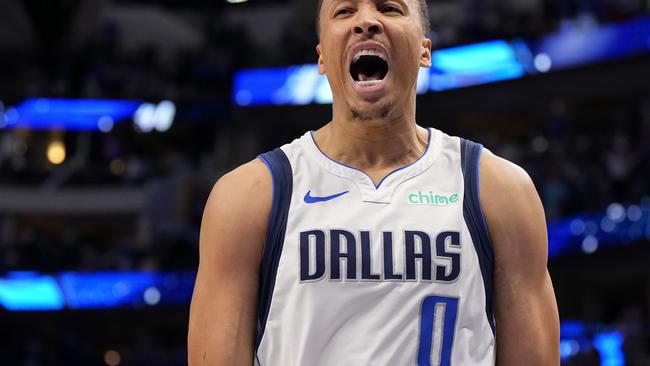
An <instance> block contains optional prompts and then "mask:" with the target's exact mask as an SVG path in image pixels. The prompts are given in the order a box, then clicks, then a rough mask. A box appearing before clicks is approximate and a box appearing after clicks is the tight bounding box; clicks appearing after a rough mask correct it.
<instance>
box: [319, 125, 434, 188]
mask: <svg viewBox="0 0 650 366" xmlns="http://www.w3.org/2000/svg"><path fill="white" fill-rule="evenodd" d="M427 131H429V137H428V138H427V148H426V149H425V150H424V154H422V155H421V156H420V157H419V158H418V159H417V160H416V161H414V162H412V163H410V164H408V165H405V166H403V167H401V168H397V169H395V170H393V171H392V172H390V173H388V174H387V175H386V176H385V177H384V178H382V180H381V181H380V182H379V184H375V182H374V181H373V180H372V178H370V176H369V175H368V174H366V172H364V171H363V170H361V169H357V168H355V167H353V166H349V165H346V164H343V163H339V162H338V161H336V160H334V159H332V158H330V157H329V156H327V154H325V153H324V152H323V150H321V149H320V147H319V146H318V144H316V139H314V131H310V133H309V135H310V136H311V141H312V142H313V143H314V146H316V148H317V149H318V151H320V153H321V154H323V156H324V157H326V158H327V159H329V160H330V161H332V162H333V163H335V164H338V165H341V166H344V167H346V168H349V169H352V170H356V171H358V172H361V173H363V175H365V176H366V177H368V179H370V181H371V182H372V184H373V185H374V186H375V189H379V187H380V186H381V184H382V183H384V181H385V180H386V178H388V177H389V176H391V174H393V173H397V172H399V171H400V170H403V169H406V168H408V167H410V166H411V165H413V164H415V163H417V162H418V161H420V160H421V159H422V158H423V157H424V156H425V155H427V153H428V152H429V149H430V148H431V135H433V132H432V131H431V129H430V128H428V129H427Z"/></svg>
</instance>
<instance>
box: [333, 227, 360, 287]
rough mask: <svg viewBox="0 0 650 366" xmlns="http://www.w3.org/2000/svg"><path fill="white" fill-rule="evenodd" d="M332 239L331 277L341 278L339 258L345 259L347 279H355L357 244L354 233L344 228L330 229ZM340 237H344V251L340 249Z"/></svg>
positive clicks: (334, 278)
mask: <svg viewBox="0 0 650 366" xmlns="http://www.w3.org/2000/svg"><path fill="white" fill-rule="evenodd" d="M330 236H331V240H332V253H331V257H332V260H331V262H330V264H331V265H332V273H331V278H332V279H333V280H340V279H341V260H342V259H345V262H346V268H347V276H346V279H348V280H356V279H357V244H356V240H355V239H354V235H352V233H351V232H349V231H345V230H332V231H330ZM341 237H343V238H345V250H346V251H345V252H342V251H341Z"/></svg>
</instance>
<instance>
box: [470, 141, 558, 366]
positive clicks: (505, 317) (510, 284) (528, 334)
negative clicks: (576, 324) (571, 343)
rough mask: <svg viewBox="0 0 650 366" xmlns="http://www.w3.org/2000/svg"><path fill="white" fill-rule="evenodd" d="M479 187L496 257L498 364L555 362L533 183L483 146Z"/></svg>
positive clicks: (552, 313) (553, 317)
mask: <svg viewBox="0 0 650 366" xmlns="http://www.w3.org/2000/svg"><path fill="white" fill-rule="evenodd" d="M480 190H481V205H482V207H483V211H484V213H485V217H486V221H487V224H488V231H489V235H490V238H491V241H492V245H493V248H494V258H495V269H494V292H495V304H494V305H495V314H496V332H497V335H496V338H497V365H499V366H510V365H513V366H515V365H530V366H536V365H544V366H547V365H559V364H560V354H559V343H560V339H559V338H560V334H559V333H560V332H559V328H560V326H559V316H558V310H557V304H556V302H555V294H554V292H553V285H552V283H551V278H550V276H549V274H548V270H547V268H546V266H547V256H548V244H547V243H548V239H547V233H546V219H545V217H544V210H543V207H542V203H541V201H540V199H539V195H538V194H537V191H536V190H535V186H534V185H533V182H532V181H531V179H530V177H529V176H528V174H526V172H525V171H524V170H523V169H521V168H519V167H518V166H516V165H514V164H512V163H510V162H508V161H506V160H504V159H501V158H499V157H497V156H495V155H494V154H492V153H490V152H489V151H484V152H483V157H482V158H481V162H480Z"/></svg>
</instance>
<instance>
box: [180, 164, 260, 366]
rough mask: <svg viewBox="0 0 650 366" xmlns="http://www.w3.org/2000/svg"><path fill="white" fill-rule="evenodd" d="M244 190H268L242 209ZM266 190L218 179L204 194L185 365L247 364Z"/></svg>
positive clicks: (254, 315) (253, 322)
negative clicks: (262, 198) (262, 196)
mask: <svg viewBox="0 0 650 366" xmlns="http://www.w3.org/2000/svg"><path fill="white" fill-rule="evenodd" d="M263 169H266V168H265V167H264V168H263ZM251 184H253V185H256V187H250V185H251ZM267 185H268V186H267ZM248 189H254V190H256V191H257V192H260V191H262V192H266V191H268V194H269V199H268V200H259V201H258V202H261V203H258V204H253V205H250V204H246V205H244V204H243V202H242V200H241V197H246V194H245V192H242V190H244V191H246V190H248ZM270 190H271V187H270V183H269V182H267V181H266V179H262V180H260V181H258V182H257V183H251V182H250V181H243V182H242V181H241V180H239V179H237V178H235V179H233V178H230V177H224V178H222V180H221V181H220V182H218V183H217V184H216V185H215V188H214V189H213V191H212V193H211V194H210V198H209V199H208V203H207V204H206V209H205V211H204V215H203V220H202V223H201V235H200V249H199V258H200V259H199V269H198V273H197V278H196V284H195V287H194V293H193V295H192V304H191V308H190V319H189V333H188V358H189V364H190V365H218V364H229V365H251V364H252V360H253V345H254V337H255V328H256V323H255V319H256V310H257V296H258V286H259V283H258V281H259V265H260V261H261V255H262V248H263V242H264V233H265V229H266V220H267V218H268V211H269V210H270V194H271V192H270ZM258 197H259V196H258ZM267 201H268V202H267Z"/></svg>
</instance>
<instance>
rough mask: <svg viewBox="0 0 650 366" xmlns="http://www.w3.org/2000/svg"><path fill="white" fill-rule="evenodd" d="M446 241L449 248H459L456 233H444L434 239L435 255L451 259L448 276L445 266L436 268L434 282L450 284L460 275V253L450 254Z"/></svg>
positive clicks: (458, 235)
mask: <svg viewBox="0 0 650 366" xmlns="http://www.w3.org/2000/svg"><path fill="white" fill-rule="evenodd" d="M447 241H449V245H450V246H456V247H459V248H460V233H459V232H458V231H445V232H443V233H440V234H438V237H437V238H436V255H437V256H439V257H445V258H449V259H451V264H450V265H449V267H450V268H449V274H447V267H446V266H436V280H438V281H445V282H452V281H455V280H456V279H457V278H458V275H460V253H450V252H448V251H447V249H448V248H447Z"/></svg>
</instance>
